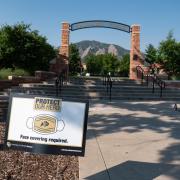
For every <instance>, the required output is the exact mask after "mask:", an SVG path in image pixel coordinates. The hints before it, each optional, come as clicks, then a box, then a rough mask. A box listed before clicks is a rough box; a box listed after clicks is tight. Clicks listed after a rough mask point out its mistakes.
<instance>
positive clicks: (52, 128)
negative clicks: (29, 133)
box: [26, 115, 65, 134]
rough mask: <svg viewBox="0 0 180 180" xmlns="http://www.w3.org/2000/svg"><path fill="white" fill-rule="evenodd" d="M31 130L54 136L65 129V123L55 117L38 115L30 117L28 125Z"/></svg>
mask: <svg viewBox="0 0 180 180" xmlns="http://www.w3.org/2000/svg"><path fill="white" fill-rule="evenodd" d="M26 125H27V127H28V128H29V129H32V130H33V131H35V132H37V133H40V134H52V133H56V132H57V131H62V130H63V129H64V126H65V124H64V121H63V120H58V119H57V118H56V117H54V116H50V115H38V116H35V117H29V118H28V119H27V123H26Z"/></svg>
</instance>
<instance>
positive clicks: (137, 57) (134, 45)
mask: <svg viewBox="0 0 180 180" xmlns="http://www.w3.org/2000/svg"><path fill="white" fill-rule="evenodd" d="M93 27H103V28H111V29H117V30H121V31H125V32H128V33H131V49H130V68H129V71H130V73H129V78H130V79H137V76H136V71H135V70H136V66H137V65H142V64H143V62H142V59H141V53H140V26H139V25H132V26H131V27H130V26H128V25H126V24H122V23H117V22H112V21H99V20H96V21H83V22H78V23H74V24H69V23H68V22H62V29H61V33H62V34H61V46H60V49H59V55H60V57H65V58H64V59H62V58H61V61H63V62H64V64H65V66H63V67H64V68H65V69H63V70H62V71H66V73H67V74H68V73H69V68H68V66H69V61H68V58H69V35H70V31H74V30H78V29H84V28H93Z"/></svg>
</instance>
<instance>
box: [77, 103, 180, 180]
mask: <svg viewBox="0 0 180 180" xmlns="http://www.w3.org/2000/svg"><path fill="white" fill-rule="evenodd" d="M172 106H173V102H164V101H159V102H157V101H156V102H150V101H149V102H131V101H127V102H125V101H117V102H111V103H105V102H104V103H97V102H94V103H92V104H91V105H90V111H89V124H88V133H87V144H86V154H85V157H81V158H79V166H80V167H79V171H80V180H82V179H87V180H151V179H156V180H167V179H168V180H179V179H180V111H179V112H177V111H174V110H173V108H172ZM179 106H180V105H179Z"/></svg>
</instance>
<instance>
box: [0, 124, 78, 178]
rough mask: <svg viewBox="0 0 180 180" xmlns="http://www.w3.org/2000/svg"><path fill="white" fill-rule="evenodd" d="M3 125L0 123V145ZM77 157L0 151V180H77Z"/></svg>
mask: <svg viewBox="0 0 180 180" xmlns="http://www.w3.org/2000/svg"><path fill="white" fill-rule="evenodd" d="M4 129H5V124H4V123H0V143H3V137H4V131H5V130H4ZM78 177H79V163H78V157H75V156H63V155H39V154H32V153H28V152H21V151H13V150H8V151H0V180H78V179H79V178H78Z"/></svg>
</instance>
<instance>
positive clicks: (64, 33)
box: [59, 22, 70, 57]
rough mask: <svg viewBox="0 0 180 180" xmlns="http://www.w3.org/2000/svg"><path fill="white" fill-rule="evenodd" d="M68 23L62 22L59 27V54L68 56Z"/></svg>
mask: <svg viewBox="0 0 180 180" xmlns="http://www.w3.org/2000/svg"><path fill="white" fill-rule="evenodd" d="M69 26H70V25H69V23H67V22H63V23H62V29H61V47H60V49H59V54H61V55H63V56H66V57H69Z"/></svg>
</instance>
